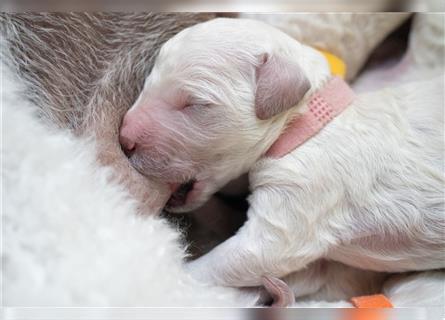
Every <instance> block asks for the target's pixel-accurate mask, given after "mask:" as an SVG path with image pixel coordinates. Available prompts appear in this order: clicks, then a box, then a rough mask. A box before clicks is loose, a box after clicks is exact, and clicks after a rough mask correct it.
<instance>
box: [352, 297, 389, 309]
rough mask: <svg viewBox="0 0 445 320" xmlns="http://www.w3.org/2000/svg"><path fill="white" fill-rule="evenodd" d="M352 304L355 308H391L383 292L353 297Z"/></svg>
mask: <svg viewBox="0 0 445 320" xmlns="http://www.w3.org/2000/svg"><path fill="white" fill-rule="evenodd" d="M351 302H352V304H353V305H354V307H356V308H375V309H377V308H392V307H393V305H392V303H391V301H389V300H388V298H387V297H385V296H384V295H383V294H375V295H372V296H363V297H354V298H352V299H351Z"/></svg>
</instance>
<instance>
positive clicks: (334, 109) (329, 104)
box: [266, 77, 354, 158]
mask: <svg viewBox="0 0 445 320" xmlns="http://www.w3.org/2000/svg"><path fill="white" fill-rule="evenodd" d="M353 99H354V92H353V91H352V89H351V88H350V87H349V85H348V84H347V83H346V82H345V81H344V80H343V79H341V78H339V77H333V78H331V79H330V80H329V81H328V83H326V85H325V86H324V87H323V88H321V89H320V90H318V91H317V92H315V93H314V94H313V95H312V96H311V97H310V98H309V103H308V106H309V110H308V111H307V112H306V113H304V114H302V115H301V116H298V117H296V118H295V119H294V120H292V121H291V122H290V123H289V125H288V126H287V128H286V129H285V130H284V131H283V133H282V134H281V135H280V136H279V137H278V139H277V140H276V141H275V142H274V144H273V145H272V146H271V147H270V148H269V150H267V152H266V156H267V157H271V158H281V157H283V156H285V155H286V154H288V153H289V152H291V151H293V150H294V149H295V148H297V147H298V146H300V145H302V144H303V143H304V142H306V141H307V140H308V139H310V138H311V137H312V136H314V135H315V134H317V133H318V132H319V131H320V130H321V129H323V127H324V126H326V125H327V124H328V123H329V122H330V121H331V120H332V119H334V118H335V117H336V116H337V115H339V114H340V113H341V112H342V111H343V110H344V109H346V107H347V106H348V105H349V104H350V103H351V102H352V100H353Z"/></svg>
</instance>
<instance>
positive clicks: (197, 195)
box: [165, 181, 214, 213]
mask: <svg viewBox="0 0 445 320" xmlns="http://www.w3.org/2000/svg"><path fill="white" fill-rule="evenodd" d="M213 193H214V190H212V188H211V187H210V186H209V184H207V183H205V182H204V181H195V182H194V183H193V184H192V185H191V186H190V185H189V186H188V187H187V189H186V190H184V189H182V190H180V189H178V190H177V191H176V192H174V193H173V194H172V195H171V196H170V199H169V200H168V201H167V204H166V206H165V210H166V211H168V212H172V213H184V212H190V211H193V210H195V209H197V208H199V207H201V206H202V205H204V203H206V202H207V200H209V199H210V197H211V195H212V194H213Z"/></svg>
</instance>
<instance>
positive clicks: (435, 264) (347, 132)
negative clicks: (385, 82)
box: [121, 19, 445, 286]
mask: <svg viewBox="0 0 445 320" xmlns="http://www.w3.org/2000/svg"><path fill="white" fill-rule="evenodd" d="M202 43H206V44H207V45H206V46H205V48H203V46H202ZM198 44H199V45H198ZM264 61H266V62H264ZM268 61H273V62H274V63H275V64H274V66H275V67H276V68H275V70H274V71H275V72H273V71H272V72H271V73H270V74H269V75H270V79H269V80H270V82H269V86H268V88H269V90H271V91H269V94H271V95H273V92H280V93H282V94H284V97H283V98H284V99H287V98H288V96H292V94H293V93H292V92H294V91H296V90H298V89H299V88H298V87H291V86H289V87H284V88H283V87H280V86H281V85H282V82H280V81H279V80H280V79H279V77H280V74H281V75H282V74H283V73H285V72H288V73H289V74H292V73H293V72H297V73H299V74H298V78H299V79H300V80H301V77H302V76H303V77H304V78H306V79H307V80H308V81H309V83H310V89H309V90H308V92H307V93H306V95H305V96H304V98H303V99H301V101H299V102H298V103H296V104H295V106H294V107H293V108H291V109H289V110H287V111H283V112H281V113H279V114H277V115H276V116H272V117H270V118H269V119H265V120H260V119H258V117H257V116H256V114H258V110H255V108H258V105H255V96H258V90H257V80H258V79H257V77H256V75H257V74H258V73H260V72H259V71H258V70H260V69H261V68H262V66H263V65H264V64H265V63H267V62H268ZM277 61H279V62H277ZM295 66H297V67H295ZM329 76H330V75H329V69H328V65H327V63H326V61H325V60H324V58H323V56H322V55H320V54H319V53H318V52H317V51H316V50H314V49H312V48H310V47H307V46H304V45H302V44H300V43H298V42H297V41H295V40H293V39H292V38H290V37H288V36H287V35H285V34H284V33H282V32H281V31H278V30H277V29H274V28H273V27H270V26H267V25H265V24H263V23H260V22H256V21H250V20H232V19H216V20H213V21H210V22H206V23H203V24H200V25H197V26H194V27H191V28H189V29H186V30H185V31H183V32H181V33H179V34H178V35H177V36H175V37H174V38H172V39H171V40H169V41H168V42H167V43H166V44H165V45H164V46H163V48H162V49H161V52H160V54H159V56H158V58H157V60H156V63H155V66H154V68H153V71H152V73H151V74H150V76H149V77H148V78H147V80H146V83H145V87H144V90H143V92H142V94H141V95H140V97H139V99H138V100H137V101H136V103H135V104H134V106H133V107H132V109H131V110H130V111H129V113H128V114H127V115H126V116H125V118H124V123H123V127H122V131H121V135H122V141H123V144H124V146H125V147H127V148H129V149H131V150H132V151H133V152H134V153H133V155H132V156H131V157H130V160H131V161H132V163H133V164H134V165H135V167H136V168H137V169H138V170H140V171H141V172H143V173H144V174H147V175H155V176H157V177H159V178H162V179H164V180H165V181H166V182H169V183H183V182H187V181H189V180H192V181H196V182H195V183H194V184H193V189H192V190H191V192H190V194H189V195H188V196H187V198H186V202H185V205H184V206H182V207H179V208H178V207H176V208H174V209H175V210H177V211H180V210H189V209H190V208H194V207H197V206H199V205H201V204H202V203H204V202H205V201H206V200H207V199H208V197H209V195H211V194H212V193H214V192H215V191H216V190H217V189H219V188H220V187H221V186H223V185H224V184H225V183H226V182H227V181H229V180H231V179H233V178H235V177H237V176H239V175H240V174H241V173H243V172H246V171H249V177H250V189H251V192H252V195H251V196H250V198H249V202H250V208H249V211H248V221H247V222H246V223H245V225H244V226H243V227H242V228H241V229H240V230H239V231H238V233H237V234H236V235H235V236H233V237H232V238H230V239H229V240H227V241H225V242H224V243H222V244H221V245H219V246H218V247H216V248H215V249H213V250H212V251H211V252H210V253H208V254H207V255H205V256H203V257H202V258H199V259H198V260H196V261H194V262H192V263H190V264H189V269H190V271H191V272H192V273H193V274H194V275H195V276H196V277H198V278H200V279H202V280H204V281H209V282H212V283H218V284H221V285H229V286H255V285H258V284H260V283H261V277H262V276H263V275H272V276H276V277H283V276H286V275H288V274H290V273H292V272H295V271H297V270H302V271H301V272H303V273H305V272H307V270H308V269H305V268H307V267H308V265H310V264H311V263H314V262H316V261H318V260H319V259H328V260H335V261H338V262H342V263H344V264H347V265H350V266H353V267H358V268H363V269H369V270H374V271H384V272H403V271H411V270H428V269H435V268H443V267H444V266H445V258H444V257H443V255H442V252H443V250H444V249H445V244H444V239H443V228H444V219H443V214H444V199H443V185H444V172H443V160H444V158H443V154H444V146H443V141H442V131H443V101H444V99H443V98H444V97H443V77H438V78H435V79H433V80H430V81H423V82H418V83H416V84H411V85H410V84H409V85H405V86H402V87H398V88H391V89H387V90H384V91H380V92H376V93H372V94H366V95H360V96H358V97H356V99H355V101H354V102H353V104H352V105H351V106H350V107H349V108H348V109H347V110H346V111H344V112H343V113H342V114H341V115H340V116H338V117H337V118H336V119H334V120H333V121H332V122H331V123H329V124H328V125H327V126H326V127H325V128H324V129H323V130H322V131H321V132H320V133H319V134H317V135H316V136H315V137H313V138H312V139H310V140H309V141H307V142H306V143H305V144H304V145H302V146H301V147H299V148H297V149H296V150H294V151H293V152H291V153H289V154H288V155H286V156H284V157H282V158H280V159H271V158H264V157H262V155H263V154H264V153H265V152H266V151H267V149H268V148H269V147H270V146H271V144H272V143H273V142H274V141H275V140H276V139H277V138H278V136H279V135H280V133H281V132H282V131H283V129H284V128H285V126H286V124H287V123H288V122H289V121H290V119H292V118H293V117H295V116H296V115H297V114H299V113H304V112H305V111H306V109H307V106H306V104H307V99H308V96H309V95H311V94H312V93H313V92H316V91H317V90H318V89H319V88H321V87H322V86H323V85H324V83H325V82H326V81H327V79H328V78H329ZM290 82H291V81H290ZM290 82H287V83H285V85H286V84H287V85H289V83H290ZM296 83H300V84H301V83H303V82H299V81H295V82H293V83H292V84H296ZM277 86H278V87H277ZM262 89H264V88H262ZM289 99H290V98H289Z"/></svg>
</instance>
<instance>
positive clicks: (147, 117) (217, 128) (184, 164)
mask: <svg viewBox="0 0 445 320" xmlns="http://www.w3.org/2000/svg"><path fill="white" fill-rule="evenodd" d="M327 74H328V68H327V64H326V62H325V60H324V59H323V57H322V56H321V55H320V54H318V53H317V52H316V51H315V50H313V49H311V48H308V47H305V46H303V45H301V44H299V43H298V42H297V41H295V40H293V39H292V38H290V37H288V36H287V35H285V34H284V33H282V32H280V31H279V30H277V29H274V28H272V27H270V26H268V25H265V24H263V23H261V22H257V21H251V20H241V19H215V20H212V21H209V22H206V23H202V24H199V25H196V26H193V27H191V28H188V29H186V30H184V31H182V32H181V33H179V34H177V35H176V36H175V37H173V38H172V39H171V40H169V41H168V42H167V43H166V44H165V45H164V46H163V47H162V48H161V51H160V53H159V55H158V57H157V59H156V62H155V65H154V67H153V70H152V71H151V73H150V75H149V76H148V77H147V79H146V81H145V85H144V89H143V91H142V93H141V94H140V96H139V98H138V99H137V101H136V102H135V103H134V105H133V106H132V108H131V109H130V110H129V111H128V113H127V114H126V115H125V117H124V120H123V123H122V127H121V133H120V139H121V144H122V146H123V149H124V150H125V151H126V153H127V154H128V156H129V159H130V161H131V163H132V165H133V166H134V167H135V168H136V169H137V170H139V171H140V172H141V173H143V174H145V175H148V176H156V177H157V178H159V179H161V180H163V181H166V182H168V183H169V184H170V186H171V188H172V193H173V195H172V197H171V198H170V201H169V203H168V207H169V209H170V210H171V211H187V210H191V209H193V208H196V207H198V206H199V205H201V204H203V203H204V202H205V201H206V200H207V199H208V197H209V196H210V195H211V194H213V193H214V192H216V191H217V190H218V189H219V188H221V187H222V186H224V185H225V184H226V183H227V182H228V181H230V180H232V179H233V178H236V177H237V176H239V175H241V174H242V173H244V172H247V171H248V170H249V168H250V166H252V164H253V163H254V162H255V161H257V160H258V158H259V157H260V156H261V155H262V154H263V153H264V152H265V151H266V150H267V148H268V147H269V146H270V145H271V144H272V143H273V141H274V140H275V139H276V138H277V137H278V136H279V134H280V132H281V130H282V128H283V126H284V125H285V122H286V115H288V114H289V109H291V108H292V107H296V106H298V105H299V104H300V103H301V101H302V99H303V97H304V96H305V95H307V94H308V92H309V91H311V90H312V89H311V88H315V87H317V85H318V83H319V82H320V81H322V79H323V78H325V77H326V76H327Z"/></svg>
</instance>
